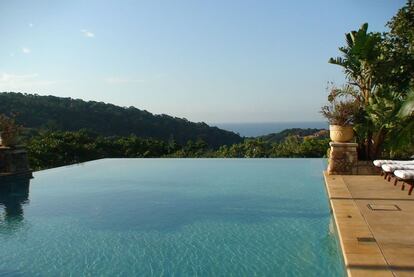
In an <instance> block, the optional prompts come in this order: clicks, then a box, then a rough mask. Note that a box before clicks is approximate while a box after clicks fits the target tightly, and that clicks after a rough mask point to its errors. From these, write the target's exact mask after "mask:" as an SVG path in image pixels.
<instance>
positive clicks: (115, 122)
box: [0, 92, 243, 148]
mask: <svg viewBox="0 0 414 277" xmlns="http://www.w3.org/2000/svg"><path fill="white" fill-rule="evenodd" d="M11 113H14V114H15V116H16V121H17V122H18V123H19V124H22V125H23V126H24V127H26V128H34V129H46V130H62V131H77V130H80V129H87V130H90V131H93V132H96V133H98V134H100V135H102V136H129V135H135V136H138V137H141V138H154V139H158V140H162V141H171V140H174V141H175V142H177V143H179V144H186V143H187V142H188V141H189V140H192V141H197V140H202V141H204V142H205V143H207V145H208V146H209V147H213V148H217V147H219V146H222V145H231V144H234V143H239V142H241V141H242V140H243V139H242V138H241V137H240V136H239V135H237V134H235V133H233V132H229V131H225V130H222V129H219V128H217V127H210V126H208V125H207V124H206V123H193V122H190V121H188V120H186V119H182V118H177V117H171V116H168V115H165V114H162V115H154V114H152V113H150V112H148V111H145V110H139V109H137V108H135V107H119V106H116V105H112V104H106V103H103V102H95V101H88V102H87V101H83V100H80V99H72V98H61V97H55V96H40V95H33V94H22V93H14V92H3V93H0V114H6V115H10V114H11Z"/></svg>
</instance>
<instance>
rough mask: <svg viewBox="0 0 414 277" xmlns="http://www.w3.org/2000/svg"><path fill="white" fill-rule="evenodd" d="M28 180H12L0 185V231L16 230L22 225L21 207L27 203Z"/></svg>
mask: <svg viewBox="0 0 414 277" xmlns="http://www.w3.org/2000/svg"><path fill="white" fill-rule="evenodd" d="M29 185H30V179H29V178H12V179H8V180H1V183H0V208H3V211H2V213H1V215H0V230H1V231H5V230H10V229H13V230H15V229H17V228H20V227H21V226H22V225H23V221H24V209H23V205H24V204H25V203H28V201H29Z"/></svg>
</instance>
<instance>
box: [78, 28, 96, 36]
mask: <svg viewBox="0 0 414 277" xmlns="http://www.w3.org/2000/svg"><path fill="white" fill-rule="evenodd" d="M81 33H83V35H84V36H85V37H87V38H94V37H95V34H94V33H92V32H91V31H88V30H86V29H82V30H81Z"/></svg>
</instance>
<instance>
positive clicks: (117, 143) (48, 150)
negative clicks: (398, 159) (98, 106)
mask: <svg viewBox="0 0 414 277" xmlns="http://www.w3.org/2000/svg"><path fill="white" fill-rule="evenodd" d="M299 130H300V129H292V130H285V131H283V132H282V133H283V134H282V135H279V136H278V134H273V136H278V137H279V139H278V142H275V141H273V140H272V139H266V138H263V137H261V138H246V139H245V140H244V141H243V142H241V143H237V144H233V145H231V146H226V145H224V146H221V147H220V148H218V149H214V148H211V147H209V146H208V144H207V143H206V142H204V141H203V140H201V139H198V140H196V141H192V140H189V141H187V142H186V143H185V144H179V143H177V142H176V141H174V140H170V141H162V140H156V139H148V138H140V137H137V136H135V135H130V136H125V137H114V136H112V137H104V136H102V135H99V134H96V133H93V132H91V131H87V130H80V131H73V132H70V131H46V132H39V133H37V134H36V135H34V136H32V137H30V138H27V141H26V146H27V149H28V151H29V159H30V165H31V167H32V168H33V169H35V170H40V169H45V168H51V167H57V166H63V165H68V164H75V163H81V162H86V161H90V160H95V159H101V158H157V157H167V158H277V157H323V156H324V155H325V154H326V149H327V148H328V143H329V139H328V138H327V137H326V131H323V130H318V129H310V130H308V131H307V130H306V129H304V130H303V131H302V132H301V133H306V134H309V133H312V132H313V131H314V130H316V132H313V133H312V135H307V136H300V135H295V134H297V133H298V132H299ZM282 136H283V137H282ZM271 137H272V136H271Z"/></svg>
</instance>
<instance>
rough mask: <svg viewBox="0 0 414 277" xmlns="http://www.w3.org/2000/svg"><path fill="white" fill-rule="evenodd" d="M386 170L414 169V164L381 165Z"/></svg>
mask: <svg viewBox="0 0 414 277" xmlns="http://www.w3.org/2000/svg"><path fill="white" fill-rule="evenodd" d="M381 168H382V170H384V171H385V172H394V171H396V170H405V169H407V170H414V164H401V163H400V164H383V165H382V166H381Z"/></svg>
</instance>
